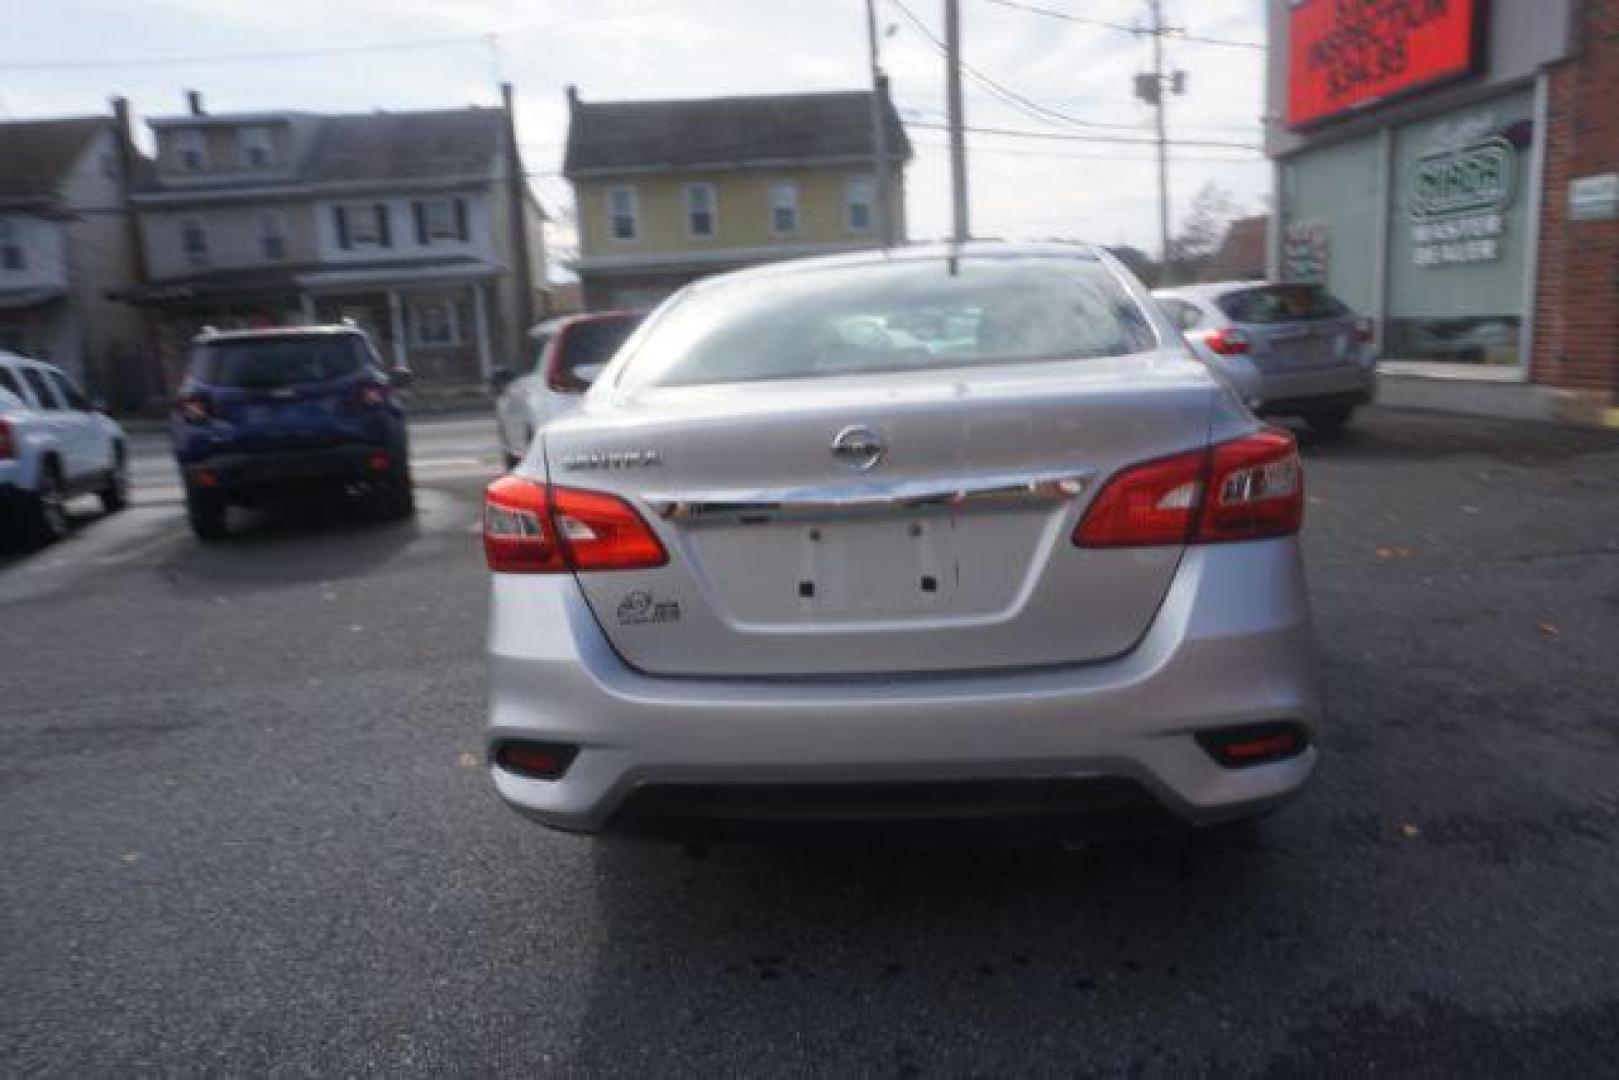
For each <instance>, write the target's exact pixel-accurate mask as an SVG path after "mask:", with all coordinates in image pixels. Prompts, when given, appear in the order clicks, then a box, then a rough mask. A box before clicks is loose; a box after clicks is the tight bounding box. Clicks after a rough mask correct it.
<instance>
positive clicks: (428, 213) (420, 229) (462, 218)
mask: <svg viewBox="0 0 1619 1080" xmlns="http://www.w3.org/2000/svg"><path fill="white" fill-rule="evenodd" d="M415 211H416V242H417V243H419V244H422V245H423V246H426V245H428V244H436V243H442V242H445V241H450V242H456V241H459V242H460V243H463V244H464V243H466V241H467V201H466V200H465V199H423V200H421V201H420V202H418V203H416V204H415Z"/></svg>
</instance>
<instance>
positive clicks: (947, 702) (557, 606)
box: [488, 538, 1319, 832]
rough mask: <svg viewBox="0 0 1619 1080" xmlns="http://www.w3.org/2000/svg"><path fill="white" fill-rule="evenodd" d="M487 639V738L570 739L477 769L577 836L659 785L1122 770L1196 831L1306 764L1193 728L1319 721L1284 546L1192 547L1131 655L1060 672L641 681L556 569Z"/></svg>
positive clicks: (499, 583)
mask: <svg viewBox="0 0 1619 1080" xmlns="http://www.w3.org/2000/svg"><path fill="white" fill-rule="evenodd" d="M672 632H678V628H673V629H672ZM490 639H491V656H490V668H491V672H490V677H491V719H490V727H489V732H488V734H489V739H490V742H491V745H493V744H495V743H497V742H499V741H501V740H506V739H518V740H532V741H537V742H547V743H560V744H566V745H569V746H577V747H579V753H578V756H577V757H576V758H575V759H574V760H573V762H572V764H571V766H570V767H569V768H568V770H567V772H566V773H565V775H564V776H563V777H562V778H561V779H559V780H553V781H547V780H538V779H532V778H528V777H525V776H522V775H519V774H517V773H513V772H509V771H507V770H505V769H503V768H501V767H499V766H493V765H492V766H491V773H492V775H493V778H494V782H495V787H496V789H497V790H498V791H499V793H500V795H501V796H502V797H503V798H504V799H505V800H506V801H507V802H508V803H509V804H511V805H512V806H513V807H515V808H517V809H518V810H520V811H522V812H524V813H526V814H528V815H529V816H531V817H533V818H534V819H536V820H538V821H540V822H542V823H544V824H547V825H551V826H553V827H556V828H561V829H567V830H572V831H580V832H598V831H602V830H603V829H606V828H610V827H614V826H617V825H619V824H624V823H625V822H623V821H622V820H621V819H620V811H621V810H624V811H625V816H628V815H629V814H630V813H632V812H633V813H634V814H636V815H637V816H639V815H641V814H643V813H644V810H645V803H646V802H647V801H649V800H648V798H646V797H645V796H646V794H647V793H648V792H654V791H661V790H666V789H670V788H688V789H693V788H709V789H732V790H734V789H736V788H738V787H742V788H747V789H752V790H755V791H758V790H760V786H765V787H777V788H786V787H794V788H800V789H802V788H804V787H806V786H810V787H815V786H821V787H822V788H823V789H830V788H838V787H844V788H849V787H850V786H863V787H869V786H871V785H894V784H923V783H951V782H993V781H1004V782H1009V783H1021V782H1033V781H1085V780H1107V781H1123V782H1125V783H1127V784H1130V785H1135V786H1137V787H1139V788H1140V789H1141V790H1142V791H1144V792H1146V793H1148V794H1149V795H1150V796H1151V799H1152V801H1154V802H1155V803H1156V804H1157V805H1158V806H1160V807H1162V808H1164V809H1167V810H1168V811H1170V812H1171V813H1172V814H1173V815H1174V816H1176V817H1178V818H1180V819H1183V820H1185V821H1190V822H1193V823H1198V824H1207V823H1213V822H1218V821H1221V820H1226V819H1230V818H1235V817H1241V816H1244V815H1247V814H1251V813H1254V812H1257V811H1259V810H1262V809H1264V808H1266V807H1268V806H1270V805H1271V804H1273V803H1275V802H1276V801H1278V800H1281V799H1283V798H1285V797H1286V796H1288V795H1290V794H1292V793H1293V792H1295V791H1296V790H1297V789H1298V788H1299V787H1300V786H1302V785H1303V784H1304V782H1305V780H1306V779H1307V778H1308V777H1309V775H1310V772H1311V770H1312V769H1313V768H1314V765H1315V761H1316V754H1317V752H1316V750H1315V749H1314V748H1313V747H1311V748H1309V749H1306V750H1305V751H1304V752H1303V753H1301V754H1299V755H1297V756H1295V757H1291V758H1288V759H1285V760H1282V761H1278V762H1274V763H1271V764H1265V765H1256V766H1251V767H1246V768H1235V769H1233V768H1226V767H1223V766H1221V765H1220V764H1218V763H1217V762H1216V761H1215V760H1214V759H1213V758H1212V757H1211V756H1210V755H1209V754H1208V753H1207V752H1205V751H1204V750H1203V749H1202V748H1201V747H1200V746H1199V745H1198V744H1197V741H1196V739H1195V738H1194V735H1195V733H1196V732H1198V731H1201V730H1207V729H1211V728H1223V727H1230V726H1237V725H1244V724H1250V723H1261V722H1269V721H1293V722H1297V723H1299V724H1302V725H1303V726H1304V728H1305V729H1306V730H1308V731H1313V730H1314V728H1315V725H1316V723H1317V719H1318V715H1319V705H1318V699H1317V687H1316V679H1315V662H1314V655H1313V647H1312V641H1311V630H1310V615H1309V608H1308V602H1307V599H1306V594H1305V586H1304V579H1303V571H1302V567H1301V565H1300V560H1299V551H1298V545H1297V541H1296V539H1293V538H1290V539H1286V540H1276V541H1262V542H1255V543H1246V544H1228V545H1219V546H1213V547H1202V548H1192V549H1189V550H1188V551H1187V553H1186V556H1185V558H1184V559H1183V560H1182V563H1181V566H1180V568H1179V570H1178V571H1177V573H1176V577H1175V580H1174V583H1173V584H1172V586H1171V588H1170V591H1169V594H1168V596H1167V597H1166V599H1165V601H1164V604H1163V607H1162V608H1161V609H1160V611H1159V613H1158V616H1157V618H1156V619H1155V620H1154V622H1153V624H1152V626H1151V628H1150V629H1149V631H1148V632H1147V634H1146V636H1145V637H1144V638H1143V640H1142V641H1141V642H1140V643H1139V644H1138V645H1137V647H1136V648H1135V649H1134V650H1132V651H1131V652H1130V653H1129V654H1128V655H1126V656H1123V657H1121V658H1119V659H1117V660H1113V661H1109V662H1106V663H1100V664H1090V665H1084V666H1077V667H1072V668H1052V669H1041V670H1034V671H1025V672H1015V673H996V674H985V675H952V676H947V677H937V676H929V677H908V676H906V677H895V678H892V679H884V680H864V681H858V682H853V681H848V682H816V681H806V680H792V681H768V682H767V681H745V680H702V679H684V678H682V679H669V678H655V677H649V676H646V675H643V674H640V673H638V672H636V671H634V670H632V669H631V668H629V667H627V666H626V665H625V664H624V663H623V662H622V661H621V660H620V659H619V658H618V656H617V655H616V654H615V653H614V652H613V650H612V648H611V647H610V646H609V645H608V643H607V641H606V639H605V638H604V637H603V635H602V633H601V631H600V629H599V628H598V627H597V625H596V623H595V621H594V618H593V617H592V615H591V613H590V611H589V609H588V608H587V607H586V606H585V604H584V601H583V599H582V597H581V595H580V592H579V589H578V586H577V585H576V584H575V583H574V581H573V580H572V579H571V578H569V577H566V576H560V575H559V576H550V575H543V576H542V575H535V576H522V575H500V576H497V578H496V580H495V585H494V598H493V606H492V611H491V635H490ZM694 647H700V643H698V644H694ZM632 796H635V797H634V798H632ZM650 801H651V802H652V803H653V804H654V806H655V805H656V803H657V801H658V799H657V798H656V797H654V798H651V799H650ZM823 801H824V800H823Z"/></svg>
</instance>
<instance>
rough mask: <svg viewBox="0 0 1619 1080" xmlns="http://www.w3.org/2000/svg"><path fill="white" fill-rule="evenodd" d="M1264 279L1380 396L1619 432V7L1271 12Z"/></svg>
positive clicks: (1313, 7) (1316, 0) (1350, 7)
mask: <svg viewBox="0 0 1619 1080" xmlns="http://www.w3.org/2000/svg"><path fill="white" fill-rule="evenodd" d="M1269 33H1270V41H1271V45H1272V47H1271V50H1270V60H1269V66H1268V75H1267V96H1268V100H1269V105H1270V107H1269V109H1268V115H1269V116H1270V117H1271V118H1272V120H1271V125H1270V128H1269V130H1268V131H1267V138H1266V143H1267V150H1268V152H1269V153H1270V155H1271V157H1272V158H1273V160H1274V161H1275V165H1276V192H1277V209H1278V213H1277V214H1276V215H1275V225H1274V227H1273V228H1272V230H1271V235H1270V244H1269V247H1270V250H1269V253H1268V270H1269V272H1270V274H1271V275H1272V276H1275V277H1278V278H1281V279H1286V280H1313V281H1321V282H1323V283H1325V284H1326V285H1327V286H1328V287H1329V288H1331V289H1332V290H1333V291H1334V292H1335V293H1337V294H1338V295H1340V296H1341V297H1342V298H1343V299H1344V300H1345V301H1347V302H1348V303H1350V304H1351V305H1352V306H1354V307H1355V308H1357V309H1358V310H1361V311H1363V312H1365V313H1367V314H1370V315H1372V316H1373V317H1374V318H1375V319H1376V322H1377V327H1378V336H1379V343H1380V344H1381V346H1382V350H1383V354H1384V356H1385V358H1386V359H1385V361H1384V364H1383V371H1384V374H1385V376H1386V377H1385V379H1384V380H1383V386H1384V389H1385V396H1386V397H1390V398H1393V399H1396V400H1402V401H1406V402H1408V403H1413V404H1429V405H1436V406H1448V407H1455V408H1462V409H1469V410H1472V409H1477V410H1479V411H1486V412H1493V413H1499V414H1506V415H1519V416H1536V417H1556V418H1563V419H1570V420H1575V421H1580V422H1607V423H1612V424H1616V425H1619V345H1616V342H1619V118H1616V116H1615V112H1616V110H1615V108H1614V103H1615V102H1619V0H1409V2H1398V0H1396V2H1385V3H1375V4H1374V3H1361V4H1344V3H1339V2H1336V0H1270V4H1269Z"/></svg>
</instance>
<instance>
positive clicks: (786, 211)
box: [770, 180, 798, 236]
mask: <svg viewBox="0 0 1619 1080" xmlns="http://www.w3.org/2000/svg"><path fill="white" fill-rule="evenodd" d="M770 231H771V232H772V233H774V234H775V235H777V236H791V235H792V234H793V233H796V232H797V231H798V183H797V181H794V180H782V181H779V182H777V183H774V184H771V185H770Z"/></svg>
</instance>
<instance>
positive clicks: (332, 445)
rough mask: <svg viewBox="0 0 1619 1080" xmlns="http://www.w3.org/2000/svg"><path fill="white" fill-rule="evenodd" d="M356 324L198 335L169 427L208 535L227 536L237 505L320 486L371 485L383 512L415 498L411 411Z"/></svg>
mask: <svg viewBox="0 0 1619 1080" xmlns="http://www.w3.org/2000/svg"><path fill="white" fill-rule="evenodd" d="M409 377H410V373H409V372H408V371H406V370H404V369H401V368H396V369H394V370H393V371H392V372H387V371H385V370H384V367H383V364H382V360H381V358H380V357H379V356H378V355H377V350H376V348H375V347H374V346H373V345H372V344H371V340H370V339H369V338H368V337H367V336H366V335H365V333H364V332H362V331H360V330H358V329H356V328H355V327H353V326H349V325H341V326H319V327H297V328H278V329H268V330H241V331H231V332H227V333H219V332H205V333H203V334H201V335H200V336H198V337H197V338H196V339H195V340H194V341H193V342H192V344H191V356H190V361H189V364H188V367H187V370H186V376H185V381H184V382H183V383H182V384H181V387H180V392H179V396H178V397H177V398H176V400H175V404H174V410H173V413H172V416H171V420H170V424H169V430H170V433H171V435H172V436H173V440H174V453H175V457H176V458H177V459H178V461H179V465H180V472H181V475H182V477H183V478H184V481H185V492H186V514H187V517H188V518H189V520H190V522H191V528H192V531H193V532H195V533H196V534H197V536H198V538H199V539H202V540H205V541H212V540H218V539H221V538H223V537H224V536H225V534H226V528H227V516H226V515H227V513H228V510H229V507H231V506H233V505H240V506H256V505H260V504H262V503H264V502H266V501H270V500H274V499H278V498H285V497H288V496H293V495H302V494H307V493H311V492H329V491H350V492H360V493H363V494H365V495H367V496H369V497H370V498H371V499H372V500H373V502H374V503H375V504H376V506H377V507H378V509H380V510H381V511H382V512H383V513H384V514H385V515H387V516H389V517H396V518H399V517H407V516H409V515H410V514H411V513H412V512H413V511H414V509H415V501H414V495H413V491H412V486H411V475H410V447H409V438H408V434H407V431H406V428H405V410H404V407H403V406H402V405H401V404H400V402H399V399H398V397H397V396H396V395H395V393H394V390H395V388H396V387H398V386H401V385H403V384H404V383H405V382H407V381H408V380H409Z"/></svg>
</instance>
